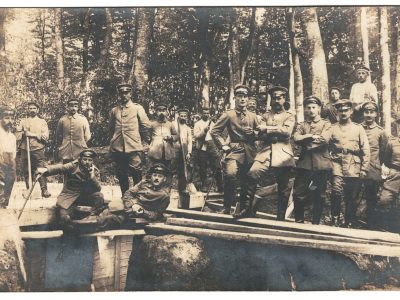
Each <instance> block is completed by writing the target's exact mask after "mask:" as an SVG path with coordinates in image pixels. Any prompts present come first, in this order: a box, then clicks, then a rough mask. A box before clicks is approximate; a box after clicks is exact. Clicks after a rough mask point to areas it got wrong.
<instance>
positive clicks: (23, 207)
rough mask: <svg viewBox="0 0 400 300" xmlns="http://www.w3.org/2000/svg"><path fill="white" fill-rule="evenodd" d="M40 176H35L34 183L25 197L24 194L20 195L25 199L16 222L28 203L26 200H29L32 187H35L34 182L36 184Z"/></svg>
mask: <svg viewBox="0 0 400 300" xmlns="http://www.w3.org/2000/svg"><path fill="white" fill-rule="evenodd" d="M40 176H41V175H40V174H38V175H36V177H35V180H34V182H33V183H32V185H31V187H30V189H29V191H28V194H26V195H25V194H22V197H23V198H24V199H25V202H24V205H23V206H22V209H21V211H20V212H19V214H18V220H19V218H20V217H21V215H22V212H23V211H24V209H25V206H26V203H28V200H29V199H30V198H31V195H32V192H33V189H34V187H35V185H36V182H37V181H38V179H39V178H40Z"/></svg>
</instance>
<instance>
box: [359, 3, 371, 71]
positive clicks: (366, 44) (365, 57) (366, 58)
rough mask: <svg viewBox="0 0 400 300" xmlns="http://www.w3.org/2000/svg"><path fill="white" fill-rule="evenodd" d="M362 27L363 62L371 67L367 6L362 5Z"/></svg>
mask: <svg viewBox="0 0 400 300" xmlns="http://www.w3.org/2000/svg"><path fill="white" fill-rule="evenodd" d="M360 28H361V40H362V49H363V62H364V65H365V66H366V67H368V68H369V40H368V19H367V8H366V7H361V16H360Z"/></svg>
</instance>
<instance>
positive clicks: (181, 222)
mask: <svg viewBox="0 0 400 300" xmlns="http://www.w3.org/2000/svg"><path fill="white" fill-rule="evenodd" d="M166 224H168V225H178V226H188V227H195V228H205V229H215V230H226V231H233V232H243V233H252V234H266V235H274V236H282V237H284V236H286V237H294V238H306V239H315V240H326V241H338V242H347V243H355V244H357V243H361V244H371V245H386V246H395V247H400V243H398V244H395V243H385V242H380V241H372V240H363V239H357V238H348V237H341V236H332V235H325V234H315V233H303V232H296V231H287V230H279V229H271V228H262V227H251V226H244V225H237V224H227V223H220V222H210V221H202V220H192V219H185V218H169V219H167V222H166Z"/></svg>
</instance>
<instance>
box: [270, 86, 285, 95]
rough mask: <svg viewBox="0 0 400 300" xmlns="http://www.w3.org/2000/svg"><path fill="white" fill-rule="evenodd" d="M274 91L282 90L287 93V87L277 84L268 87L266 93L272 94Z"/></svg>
mask: <svg viewBox="0 0 400 300" xmlns="http://www.w3.org/2000/svg"><path fill="white" fill-rule="evenodd" d="M276 91H282V92H284V93H285V94H287V93H288V89H287V88H285V87H284V86H280V85H277V86H274V87H272V88H270V89H269V91H268V93H269V94H270V95H272V94H273V93H274V92H276Z"/></svg>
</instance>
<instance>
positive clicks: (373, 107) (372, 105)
mask: <svg viewBox="0 0 400 300" xmlns="http://www.w3.org/2000/svg"><path fill="white" fill-rule="evenodd" d="M367 109H369V110H375V111H378V104H376V103H375V102H374V101H368V102H365V103H363V105H361V110H367Z"/></svg>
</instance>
